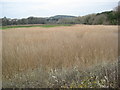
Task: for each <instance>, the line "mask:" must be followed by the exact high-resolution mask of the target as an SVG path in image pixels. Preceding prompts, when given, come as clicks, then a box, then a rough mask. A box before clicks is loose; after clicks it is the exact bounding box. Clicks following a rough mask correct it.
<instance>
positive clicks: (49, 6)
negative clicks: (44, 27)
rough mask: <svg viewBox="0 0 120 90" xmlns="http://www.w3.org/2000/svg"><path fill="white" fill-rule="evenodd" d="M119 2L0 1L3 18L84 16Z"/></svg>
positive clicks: (108, 8) (68, 0) (96, 0)
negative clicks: (60, 15)
mask: <svg viewBox="0 0 120 90" xmlns="http://www.w3.org/2000/svg"><path fill="white" fill-rule="evenodd" d="M118 1H119V0H1V1H0V5H1V4H2V5H3V16H7V17H13V18H14V17H18V18H20V17H27V16H31V15H32V16H51V15H57V14H68V15H69V14H70V15H76V16H77V15H85V14H89V13H96V12H100V11H105V10H110V9H112V8H114V7H115V6H117V2H118Z"/></svg>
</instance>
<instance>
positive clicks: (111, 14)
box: [1, 11, 120, 26]
mask: <svg viewBox="0 0 120 90" xmlns="http://www.w3.org/2000/svg"><path fill="white" fill-rule="evenodd" d="M118 17H120V13H119V12H117V11H107V12H102V13H97V14H90V15H86V16H81V17H80V16H79V17H75V16H66V15H57V16H53V17H49V18H39V17H29V18H23V19H10V18H6V17H4V18H1V21H2V25H3V26H6V25H25V24H88V25H97V24H103V25H117V24H118Z"/></svg>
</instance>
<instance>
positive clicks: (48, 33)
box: [2, 25, 118, 87]
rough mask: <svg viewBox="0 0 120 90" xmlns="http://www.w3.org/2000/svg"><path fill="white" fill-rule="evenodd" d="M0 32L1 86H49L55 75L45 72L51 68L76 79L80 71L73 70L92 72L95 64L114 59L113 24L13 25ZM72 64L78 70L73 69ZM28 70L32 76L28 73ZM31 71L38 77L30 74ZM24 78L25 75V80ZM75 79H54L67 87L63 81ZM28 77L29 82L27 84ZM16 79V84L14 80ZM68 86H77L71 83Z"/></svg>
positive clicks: (106, 62)
mask: <svg viewBox="0 0 120 90" xmlns="http://www.w3.org/2000/svg"><path fill="white" fill-rule="evenodd" d="M2 34H3V37H2V38H3V39H2V40H3V56H2V58H3V61H2V64H3V67H2V68H3V69H2V70H3V83H4V84H3V86H4V87H35V85H36V83H35V82H38V84H37V87H46V86H47V87H51V86H52V85H51V84H53V83H55V82H56V81H55V82H52V81H53V80H52V77H53V78H54V77H56V76H54V75H53V74H55V73H52V76H51V73H49V72H54V71H55V72H57V73H56V74H57V75H63V76H62V77H61V76H59V77H58V78H60V77H61V79H60V80H62V79H63V77H65V78H67V77H68V78H69V77H70V76H71V79H70V80H72V79H74V77H75V79H77V80H78V81H79V82H78V83H80V75H84V74H77V75H78V76H76V74H75V73H81V72H80V71H82V72H84V71H86V70H88V71H89V70H90V71H91V72H92V70H94V68H96V67H97V66H104V67H106V66H107V65H108V66H109V65H111V64H112V63H114V62H117V57H118V55H117V50H118V48H117V45H118V43H117V41H118V36H117V26H97V25H96V26H84V25H75V26H72V27H53V28H39V27H34V28H16V29H10V30H7V31H2ZM75 67H77V70H78V72H75V71H74V68H75ZM36 69H38V71H36ZM39 70H40V72H39ZM51 70H52V71H51ZM105 70H106V69H105ZM98 71H100V70H98ZM70 72H71V73H73V74H71V73H70ZM74 72H75V73H74ZM100 72H101V71H100ZM100 72H99V73H100ZM21 73H22V76H20V75H21ZM29 73H30V74H29ZM31 74H32V75H33V76H30V75H31ZM16 75H17V76H16ZM34 75H35V76H37V77H38V78H32V77H34ZM66 75H67V76H66ZM69 75H70V76H69ZM74 75H75V76H74ZM85 75H86V74H85ZM85 75H84V76H85ZM104 76H105V75H104ZM113 76H114V75H113ZM20 77H21V79H19V78H20ZM29 77H30V78H29ZM24 78H27V81H25V79H24ZM48 78H49V80H48V81H46V79H48ZM37 79H39V81H40V82H41V83H40V82H39V81H37ZM21 80H22V81H21ZM51 80H52V81H51ZM57 80H59V79H57ZM67 80H68V82H67ZM77 80H72V81H69V79H66V80H65V81H63V82H64V83H65V84H64V85H63V84H59V83H58V85H56V87H61V86H63V87H67V86H66V84H67V85H68V86H71V84H72V83H74V84H75V83H77ZM31 81H32V82H33V85H32V86H31V84H29V85H28V83H30V82H31ZM73 81H75V82H73ZM83 81H84V80H83ZM95 81H96V80H95ZM17 82H19V84H16V83H17ZM49 82H51V84H50V83H49ZM58 82H59V81H58ZM60 82H61V83H63V82H62V81H60ZM81 82H82V81H81ZM10 83H12V85H10ZM23 83H24V84H23ZM25 83H26V84H25ZM48 83H49V84H48ZM24 85H25V86H24ZM78 85H79V84H78ZM80 85H81V84H80ZM87 86H88V85H87ZM53 87H54V85H53ZM72 87H78V86H77V85H76V84H75V85H72ZM81 87H82V86H81ZM98 87H99V86H98ZM106 87H107V86H106Z"/></svg>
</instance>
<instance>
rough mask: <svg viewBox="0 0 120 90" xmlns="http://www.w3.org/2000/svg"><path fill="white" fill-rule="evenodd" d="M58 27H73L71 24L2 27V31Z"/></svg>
mask: <svg viewBox="0 0 120 90" xmlns="http://www.w3.org/2000/svg"><path fill="white" fill-rule="evenodd" d="M58 26H71V24H56V25H50V24H48V25H47V24H45V25H20V26H19V25H16V26H3V27H0V29H3V30H4V29H10V28H30V27H45V28H49V27H58Z"/></svg>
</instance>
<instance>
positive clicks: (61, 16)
mask: <svg viewBox="0 0 120 90" xmlns="http://www.w3.org/2000/svg"><path fill="white" fill-rule="evenodd" d="M62 18H75V16H70V15H56V16H52V17H50V18H49V19H62Z"/></svg>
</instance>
